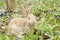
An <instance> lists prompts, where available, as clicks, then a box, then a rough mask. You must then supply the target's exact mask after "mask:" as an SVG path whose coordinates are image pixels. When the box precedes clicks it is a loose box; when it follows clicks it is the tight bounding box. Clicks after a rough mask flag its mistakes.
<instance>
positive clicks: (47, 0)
mask: <svg viewBox="0 0 60 40" xmlns="http://www.w3.org/2000/svg"><path fill="white" fill-rule="evenodd" d="M29 2H32V3H33V4H34V8H33V13H34V15H35V16H36V17H37V18H38V19H37V26H36V29H37V30H38V31H37V32H36V35H34V34H33V32H34V31H33V30H32V31H31V32H30V34H29V35H25V36H24V40H38V38H39V40H44V39H43V38H44V35H43V34H45V33H47V34H48V35H50V39H49V40H60V38H59V36H60V0H40V1H39V0H31V1H30V0H26V1H25V2H24V0H16V5H20V4H24V5H26V7H28V3H29ZM15 8H17V6H16V7H15ZM0 9H4V10H5V2H4V0H2V1H1V2H0ZM11 14H12V13H11ZM7 16H9V14H8V15H7ZM7 16H3V17H1V16H0V22H2V23H4V24H6V19H7ZM11 17H12V18H16V17H20V15H19V13H13V14H12V15H11ZM13 39H14V35H12V34H11V35H10V36H7V35H6V29H0V40H13Z"/></svg>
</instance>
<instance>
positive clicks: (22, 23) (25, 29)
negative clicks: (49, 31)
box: [8, 8, 36, 37]
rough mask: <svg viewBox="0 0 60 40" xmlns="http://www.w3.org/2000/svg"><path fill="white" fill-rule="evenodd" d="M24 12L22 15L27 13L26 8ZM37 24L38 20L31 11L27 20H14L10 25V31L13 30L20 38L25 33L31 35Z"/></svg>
mask: <svg viewBox="0 0 60 40" xmlns="http://www.w3.org/2000/svg"><path fill="white" fill-rule="evenodd" d="M23 10H25V11H23ZM23 10H22V13H24V14H25V13H27V12H26V9H25V8H23ZM35 23H36V18H35V16H34V15H33V13H32V11H31V9H30V10H29V11H28V14H27V16H26V17H25V18H13V19H12V20H11V21H10V22H9V24H8V30H9V31H10V30H11V31H12V33H13V34H15V35H17V36H18V37H20V36H22V34H24V33H29V32H30V31H31V29H32V28H34V27H35V26H34V25H35Z"/></svg>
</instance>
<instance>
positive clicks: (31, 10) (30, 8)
mask: <svg viewBox="0 0 60 40" xmlns="http://www.w3.org/2000/svg"><path fill="white" fill-rule="evenodd" d="M32 13H33V6H30V7H29V9H28V14H32Z"/></svg>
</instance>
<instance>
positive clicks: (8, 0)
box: [5, 0, 15, 12]
mask: <svg viewBox="0 0 60 40" xmlns="http://www.w3.org/2000/svg"><path fill="white" fill-rule="evenodd" d="M5 3H6V7H7V11H8V12H11V11H14V6H15V0H5Z"/></svg>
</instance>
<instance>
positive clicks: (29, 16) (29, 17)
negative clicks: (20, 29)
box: [21, 6, 36, 25]
mask: <svg viewBox="0 0 60 40" xmlns="http://www.w3.org/2000/svg"><path fill="white" fill-rule="evenodd" d="M21 12H22V13H23V14H24V15H26V18H27V23H28V24H30V25H33V24H34V23H35V22H36V16H34V15H33V6H30V7H29V8H28V10H26V8H24V7H23V6H21Z"/></svg>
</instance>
